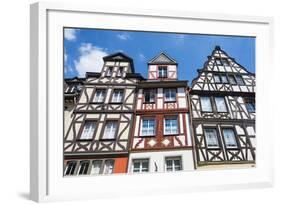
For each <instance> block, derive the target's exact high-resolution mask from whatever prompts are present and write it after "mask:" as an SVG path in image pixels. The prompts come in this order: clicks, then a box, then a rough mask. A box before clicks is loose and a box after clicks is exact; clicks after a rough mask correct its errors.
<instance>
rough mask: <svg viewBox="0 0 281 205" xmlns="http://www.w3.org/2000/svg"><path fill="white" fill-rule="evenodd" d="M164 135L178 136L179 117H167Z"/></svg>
mask: <svg viewBox="0 0 281 205" xmlns="http://www.w3.org/2000/svg"><path fill="white" fill-rule="evenodd" d="M164 134H165V135H170V134H178V118H177V116H171V117H170V116H169V117H165V123H164Z"/></svg>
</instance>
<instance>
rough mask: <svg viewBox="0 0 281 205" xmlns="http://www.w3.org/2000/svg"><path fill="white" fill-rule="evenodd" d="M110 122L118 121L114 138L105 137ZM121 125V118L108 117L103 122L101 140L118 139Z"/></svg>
mask: <svg viewBox="0 0 281 205" xmlns="http://www.w3.org/2000/svg"><path fill="white" fill-rule="evenodd" d="M109 122H115V123H116V130H115V133H114V138H104V135H105V130H106V124H107V123H109ZM119 126H120V119H106V120H105V121H104V123H103V127H102V131H101V135H100V139H99V140H100V141H115V140H117V136H118V132H119Z"/></svg>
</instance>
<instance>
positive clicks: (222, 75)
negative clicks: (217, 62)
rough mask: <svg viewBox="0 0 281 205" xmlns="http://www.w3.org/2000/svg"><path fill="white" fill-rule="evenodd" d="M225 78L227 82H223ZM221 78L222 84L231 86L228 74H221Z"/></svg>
mask: <svg viewBox="0 0 281 205" xmlns="http://www.w3.org/2000/svg"><path fill="white" fill-rule="evenodd" d="M224 76H225V80H226V82H223V80H222V79H223V77H224ZM220 77H221V83H222V84H229V80H228V78H227V75H226V74H221V75H220Z"/></svg>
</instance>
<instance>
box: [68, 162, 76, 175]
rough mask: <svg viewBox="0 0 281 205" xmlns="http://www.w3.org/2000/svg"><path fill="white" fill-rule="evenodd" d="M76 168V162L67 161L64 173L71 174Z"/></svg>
mask: <svg viewBox="0 0 281 205" xmlns="http://www.w3.org/2000/svg"><path fill="white" fill-rule="evenodd" d="M75 168H76V162H73V161H69V162H67V165H66V171H65V175H73V174H74V171H75Z"/></svg>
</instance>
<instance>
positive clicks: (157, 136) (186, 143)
mask: <svg viewBox="0 0 281 205" xmlns="http://www.w3.org/2000/svg"><path fill="white" fill-rule="evenodd" d="M188 112H189V110H188V99H187V81H179V80H177V62H176V61H175V60H174V59H172V58H171V57H169V56H168V55H167V54H165V53H160V54H159V55H157V56H156V57H155V58H153V59H152V60H151V61H149V62H148V79H147V80H145V81H141V82H140V83H139V84H138V91H137V97H136V107H135V113H136V116H135V121H134V131H133V133H132V139H131V153H130V162H129V172H141V169H140V168H139V167H140V166H141V165H143V164H144V165H145V167H147V168H145V170H143V171H146V172H158V171H161V172H162V171H171V170H170V165H171V163H172V164H173V163H174V164H176V166H177V167H176V170H189V169H193V158H192V139H191V136H190V132H189V116H188ZM169 159H171V160H169ZM171 166H173V165H171Z"/></svg>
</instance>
